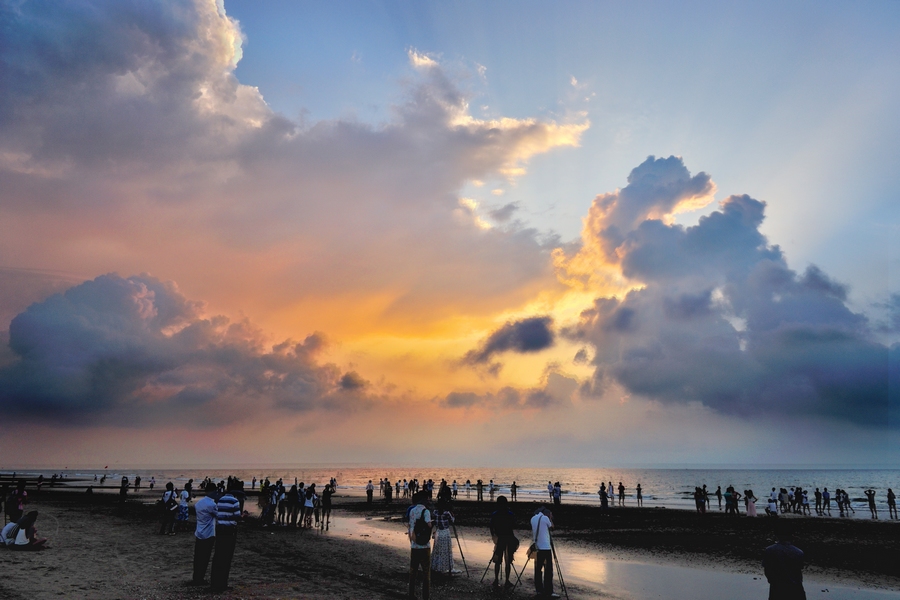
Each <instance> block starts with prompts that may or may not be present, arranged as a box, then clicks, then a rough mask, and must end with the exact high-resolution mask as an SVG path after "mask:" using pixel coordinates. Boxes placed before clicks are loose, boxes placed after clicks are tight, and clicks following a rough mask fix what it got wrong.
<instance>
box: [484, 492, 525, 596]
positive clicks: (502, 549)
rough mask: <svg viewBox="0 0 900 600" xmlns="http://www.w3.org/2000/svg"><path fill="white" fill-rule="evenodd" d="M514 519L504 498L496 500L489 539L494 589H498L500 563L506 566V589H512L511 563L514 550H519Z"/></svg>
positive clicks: (500, 497)
mask: <svg viewBox="0 0 900 600" xmlns="http://www.w3.org/2000/svg"><path fill="white" fill-rule="evenodd" d="M515 525H516V518H515V515H513V513H512V511H511V510H509V506H508V503H507V500H506V496H499V497H498V498H497V510H495V511H494V512H493V513H492V514H491V526H490V527H491V538H492V539H493V540H494V554H493V556H492V557H491V562H493V563H494V583H493V586H494V588H499V587H500V563H501V562H502V563H505V565H506V587H508V588H510V587H513V584H512V582H511V581H510V580H509V573H510V571H511V570H512V563H513V559H514V556H515V554H516V550H518V549H519V539H518V538H517V537H516V535H515Z"/></svg>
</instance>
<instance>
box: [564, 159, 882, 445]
mask: <svg viewBox="0 0 900 600" xmlns="http://www.w3.org/2000/svg"><path fill="white" fill-rule="evenodd" d="M660 168H661V171H660ZM701 175H703V174H701ZM632 186H636V187H635V188H634V191H629V190H630V189H631V188H632ZM711 189H714V186H713V184H712V182H711V181H710V180H709V178H708V176H706V175H703V176H702V177H700V176H695V177H693V178H691V177H688V173H687V170H686V169H684V167H683V165H682V164H681V160H680V159H673V158H671V157H670V158H669V159H666V160H665V161H664V162H663V163H660V161H658V160H655V161H654V160H650V159H648V161H647V162H645V163H643V164H642V165H641V166H640V167H638V168H637V169H635V171H633V172H632V176H631V177H630V178H629V186H628V187H626V188H625V189H624V190H622V191H621V192H617V193H614V194H611V195H610V194H607V195H601V196H598V197H597V198H598V199H597V200H595V201H594V205H593V206H592V207H591V214H590V216H589V218H588V221H587V223H588V224H587V225H586V227H585V229H584V233H583V240H582V245H581V247H580V248H578V249H577V250H576V251H574V252H572V253H570V254H569V255H567V256H566V257H565V260H562V261H559V258H560V257H559V256H557V258H558V264H560V265H561V268H562V269H563V270H565V269H566V268H567V267H568V266H571V267H572V269H573V272H578V271H579V270H581V271H580V272H581V273H585V271H584V270H583V267H585V265H586V264H587V262H586V260H587V257H588V256H592V257H593V258H594V259H598V255H599V254H601V253H598V252H597V251H596V249H598V248H601V249H603V252H602V257H600V258H599V260H600V261H602V264H603V265H605V267H604V268H606V269H618V276H619V277H621V278H622V280H623V281H624V282H625V285H627V286H630V288H631V289H630V291H628V292H627V293H624V294H622V295H621V296H607V297H601V298H598V299H597V300H596V301H595V303H594V306H593V307H591V308H590V309H588V310H585V311H584V312H583V313H582V315H581V319H580V321H579V323H578V325H577V326H575V327H566V328H564V329H563V332H564V335H566V336H567V337H569V338H572V339H575V340H580V341H583V342H584V341H586V342H590V343H591V344H592V345H593V347H594V349H595V354H594V358H593V365H594V366H595V372H594V376H593V380H592V382H591V385H590V386H589V389H593V391H594V393H601V392H602V391H603V390H605V389H606V388H607V387H608V385H609V384H611V383H615V384H618V385H621V386H623V387H624V388H625V389H626V391H628V392H630V393H632V394H639V395H641V396H643V397H646V398H651V399H655V400H658V401H662V402H666V403H682V404H683V403H689V402H699V403H702V404H703V405H705V406H708V407H711V408H713V409H715V410H717V411H720V412H723V413H726V414H732V415H742V416H762V415H768V416H772V415H784V416H790V417H796V418H799V417H815V418H825V419H833V420H837V421H842V422H852V423H855V424H858V425H862V426H866V427H887V426H889V425H890V423H891V422H892V421H893V422H894V423H897V421H896V420H895V419H896V417H897V410H898V404H900V388H898V387H896V386H892V385H891V381H894V380H896V379H897V377H898V374H897V372H896V371H897V361H896V360H895V359H893V358H892V357H893V356H894V355H895V353H896V352H897V347H896V346H895V347H893V348H888V347H887V346H885V345H884V344H881V343H878V342H877V341H876V338H875V335H874V334H875V328H873V327H872V326H871V325H870V323H869V321H868V319H867V318H866V317H865V316H864V315H861V314H858V313H855V312H853V311H852V310H851V309H850V308H849V306H848V305H847V292H848V290H847V287H846V286H845V285H843V284H841V283H838V282H836V281H834V280H833V279H831V278H830V277H829V276H828V275H827V274H825V273H824V272H823V271H822V270H821V269H819V268H818V267H816V266H815V265H810V266H809V267H807V268H806V269H805V270H804V271H803V272H802V273H797V272H796V271H794V270H792V269H790V268H789V267H788V264H787V260H786V257H785V256H784V254H783V252H782V251H781V249H780V248H779V247H778V246H775V245H771V244H770V243H769V242H768V240H767V239H766V237H765V236H764V235H763V234H762V233H761V232H760V231H759V227H760V225H761V224H762V222H763V218H764V211H765V204H764V203H763V202H760V201H758V200H755V199H753V198H750V197H749V196H746V195H743V196H731V197H729V198H727V199H725V200H724V201H723V202H722V203H721V204H720V206H719V208H718V210H715V211H713V212H712V213H710V214H709V215H706V216H704V217H702V218H701V219H700V220H699V222H698V223H697V225H695V226H692V227H683V226H680V225H676V224H673V223H671V222H667V219H666V218H665V217H666V216H667V215H670V214H672V212H673V211H677V210H678V206H679V205H680V203H682V202H683V201H684V199H685V198H688V199H690V198H698V197H700V196H702V195H704V194H706V193H707V192H708V191H709V190H711ZM626 192H627V193H626ZM637 192H640V193H637ZM566 260H568V261H570V262H568V263H566ZM570 274H571V273H570ZM892 361H893V362H892Z"/></svg>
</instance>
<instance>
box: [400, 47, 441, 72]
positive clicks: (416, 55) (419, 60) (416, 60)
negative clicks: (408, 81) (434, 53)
mask: <svg viewBox="0 0 900 600" xmlns="http://www.w3.org/2000/svg"><path fill="white" fill-rule="evenodd" d="M407 54H408V55H409V64H411V65H412V66H414V67H416V68H417V69H431V68H433V67H437V66H439V65H438V62H437V61H436V60H434V59H433V58H431V57H430V56H428V55H427V54H422V53H420V52H418V51H417V50H414V49H410V50H408V51H407Z"/></svg>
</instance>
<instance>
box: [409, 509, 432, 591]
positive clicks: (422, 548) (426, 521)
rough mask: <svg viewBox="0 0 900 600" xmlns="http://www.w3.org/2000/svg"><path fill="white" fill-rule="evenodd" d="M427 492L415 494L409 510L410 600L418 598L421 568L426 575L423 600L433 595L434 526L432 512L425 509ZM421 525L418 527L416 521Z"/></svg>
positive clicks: (423, 582)
mask: <svg viewBox="0 0 900 600" xmlns="http://www.w3.org/2000/svg"><path fill="white" fill-rule="evenodd" d="M425 500H426V494H425V492H416V493H415V494H413V498H412V503H413V506H412V508H410V510H409V521H408V524H407V530H408V532H409V548H410V551H409V552H410V559H409V598H415V597H416V576H417V574H418V571H419V568H420V567H421V569H422V574H423V575H424V577H423V580H422V598H423V600H428V598H429V596H430V594H431V535H432V530H433V525H432V521H431V511H430V510H428V508H426V507H425ZM420 519H421V521H422V522H421V524H420V525H419V527H418V528H417V527H416V521H419V520H420Z"/></svg>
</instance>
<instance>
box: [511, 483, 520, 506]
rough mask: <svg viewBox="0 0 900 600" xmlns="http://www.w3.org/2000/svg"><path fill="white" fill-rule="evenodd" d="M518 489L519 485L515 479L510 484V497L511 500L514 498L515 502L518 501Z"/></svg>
mask: <svg viewBox="0 0 900 600" xmlns="http://www.w3.org/2000/svg"><path fill="white" fill-rule="evenodd" d="M518 490H519V486H518V485H516V482H515V481H513V482H512V485H511V486H509V498H510V500H512V501H513V502H515V501H516V492H517V491H518Z"/></svg>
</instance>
